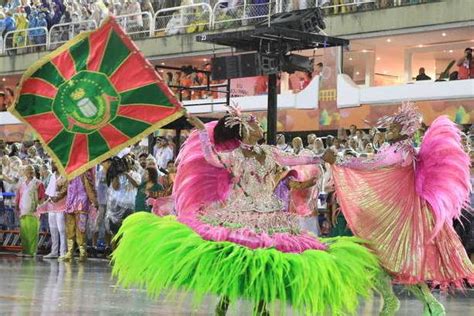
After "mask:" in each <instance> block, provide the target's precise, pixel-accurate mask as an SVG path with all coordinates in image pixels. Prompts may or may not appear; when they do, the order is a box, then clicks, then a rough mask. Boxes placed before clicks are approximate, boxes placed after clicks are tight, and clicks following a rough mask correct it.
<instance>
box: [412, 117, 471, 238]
mask: <svg viewBox="0 0 474 316" xmlns="http://www.w3.org/2000/svg"><path fill="white" fill-rule="evenodd" d="M416 192H417V193H418V195H419V196H421V197H422V198H423V199H425V200H426V201H427V202H428V203H429V204H430V206H431V210H432V212H433V214H434V217H435V221H436V223H435V226H434V228H433V233H432V237H431V239H433V238H434V237H435V236H436V235H437V234H438V233H439V231H440V230H441V228H442V227H443V225H444V224H448V225H451V223H452V220H453V219H455V218H459V217H460V216H461V210H462V208H464V207H466V206H467V205H468V203H469V194H470V192H471V183H470V159H469V156H468V154H467V153H466V152H465V151H464V150H463V147H462V144H461V131H460V130H459V128H458V127H457V126H456V124H454V123H453V122H452V121H451V120H449V118H448V117H447V116H440V117H438V118H437V119H436V120H435V121H434V122H433V124H432V125H431V127H430V128H429V129H428V131H427V132H426V134H425V136H424V138H423V142H422V144H421V148H420V152H419V154H418V157H417V165H416Z"/></svg>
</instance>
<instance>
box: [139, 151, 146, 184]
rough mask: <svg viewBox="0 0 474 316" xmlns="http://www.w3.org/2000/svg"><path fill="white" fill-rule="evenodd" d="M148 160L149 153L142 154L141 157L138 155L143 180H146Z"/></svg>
mask: <svg viewBox="0 0 474 316" xmlns="http://www.w3.org/2000/svg"><path fill="white" fill-rule="evenodd" d="M147 158H148V154H147V153H141V154H140V155H138V164H139V165H140V168H141V169H140V172H139V173H140V176H141V177H142V179H143V178H144V176H145V169H146V159H147Z"/></svg>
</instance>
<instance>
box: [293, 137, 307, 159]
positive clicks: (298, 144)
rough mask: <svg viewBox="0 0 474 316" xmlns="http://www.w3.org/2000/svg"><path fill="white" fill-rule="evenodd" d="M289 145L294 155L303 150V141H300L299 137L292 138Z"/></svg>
mask: <svg viewBox="0 0 474 316" xmlns="http://www.w3.org/2000/svg"><path fill="white" fill-rule="evenodd" d="M291 145H292V147H293V153H294V154H295V155H299V154H301V152H302V151H303V150H304V146H303V140H302V139H301V137H295V138H293V140H292V141H291Z"/></svg>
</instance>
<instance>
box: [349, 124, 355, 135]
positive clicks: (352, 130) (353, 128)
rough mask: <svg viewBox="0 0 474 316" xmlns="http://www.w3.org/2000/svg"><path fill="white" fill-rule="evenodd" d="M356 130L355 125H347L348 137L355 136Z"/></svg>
mask: <svg viewBox="0 0 474 316" xmlns="http://www.w3.org/2000/svg"><path fill="white" fill-rule="evenodd" d="M356 132H357V125H355V124H352V125H351V126H349V137H355V136H356Z"/></svg>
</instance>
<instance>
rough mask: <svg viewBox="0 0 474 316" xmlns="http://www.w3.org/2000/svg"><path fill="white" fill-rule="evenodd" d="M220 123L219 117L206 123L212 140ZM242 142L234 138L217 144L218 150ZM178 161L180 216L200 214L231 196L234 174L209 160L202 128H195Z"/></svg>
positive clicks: (176, 185)
mask: <svg viewBox="0 0 474 316" xmlns="http://www.w3.org/2000/svg"><path fill="white" fill-rule="evenodd" d="M216 124H217V121H214V122H211V123H207V124H206V129H207V131H208V134H209V138H210V140H211V142H214V127H215V126H216ZM238 145H239V144H238V142H237V141H230V142H228V143H225V144H220V145H218V146H216V150H217V151H229V150H232V149H235V148H237V147H238ZM177 164H178V168H177V173H176V179H175V183H174V186H173V196H174V202H175V209H176V212H177V214H178V216H188V215H193V214H196V212H197V211H199V210H200V209H201V208H202V207H204V206H206V205H209V204H210V203H212V202H216V201H224V200H225V199H226V198H227V197H228V195H229V191H230V187H231V175H230V173H229V172H228V171H227V170H225V169H223V168H217V167H214V166H212V165H210V164H209V163H207V162H206V159H205V158H204V153H203V151H202V148H201V141H200V139H199V132H198V131H193V132H192V133H191V135H190V136H189V138H188V139H187V141H186V142H185V143H184V145H183V148H182V149H181V151H180V153H179V155H178V158H177Z"/></svg>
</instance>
